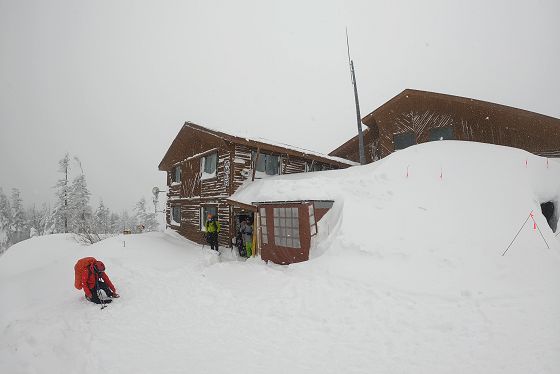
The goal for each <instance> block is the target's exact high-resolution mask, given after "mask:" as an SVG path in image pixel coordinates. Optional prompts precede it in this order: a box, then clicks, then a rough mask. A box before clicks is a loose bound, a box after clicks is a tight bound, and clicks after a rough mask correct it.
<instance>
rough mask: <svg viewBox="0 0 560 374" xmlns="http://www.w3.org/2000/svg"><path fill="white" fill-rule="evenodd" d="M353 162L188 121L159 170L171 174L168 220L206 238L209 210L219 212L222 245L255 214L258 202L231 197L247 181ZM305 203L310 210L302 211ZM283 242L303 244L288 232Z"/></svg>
mask: <svg viewBox="0 0 560 374" xmlns="http://www.w3.org/2000/svg"><path fill="white" fill-rule="evenodd" d="M355 164H356V163H355V162H353V161H348V160H344V159H341V158H338V157H333V156H326V155H322V154H319V153H315V152H311V151H307V150H302V149H298V148H295V147H290V146H287V145H279V144H272V143H270V142H267V141H263V140H259V139H247V138H243V137H238V136H233V135H230V134H226V133H224V132H221V131H215V130H211V129H208V128H205V127H202V126H199V125H196V124H194V123H191V122H186V123H185V124H184V125H183V127H182V128H181V130H180V131H179V133H178V134H177V136H176V137H175V139H174V140H173V142H172V143H171V146H170V147H169V149H168V150H167V153H166V154H165V156H164V157H163V159H162V160H161V162H160V164H159V170H161V171H165V172H166V173H167V186H168V194H167V198H168V199H167V210H166V211H167V213H166V219H167V224H168V227H171V228H172V229H174V230H176V231H177V232H179V233H180V234H181V235H183V236H185V237H186V238H188V239H190V240H192V241H194V242H198V243H203V242H204V235H203V234H204V231H205V224H206V217H207V214H208V213H212V214H214V215H217V217H218V220H219V222H220V224H221V233H220V235H219V242H220V246H228V247H231V246H232V243H233V242H234V240H235V238H236V235H237V231H238V227H239V223H240V220H243V219H244V218H245V217H247V216H251V218H256V217H254V213H255V212H256V207H255V206H252V205H244V204H239V203H235V202H232V201H229V200H228V199H229V197H230V196H231V195H232V194H233V193H235V191H236V190H237V189H238V188H239V187H240V186H241V185H242V184H243V183H245V182H246V181H251V180H255V179H261V178H267V177H269V176H274V175H282V174H293V173H305V172H313V171H319V170H330V169H340V168H346V167H349V166H352V165H355ZM323 206H324V204H323ZM284 208H285V207H284ZM288 208H290V209H289V212H288V211H287V210H285V209H284V210H282V212H281V213H282V214H284V215H288V213H289V218H290V219H291V218H295V217H298V216H299V214H301V216H302V217H303V216H304V215H305V214H306V217H307V219H309V215H310V214H314V213H315V210H314V209H315V208H314V206H313V210H312V211H311V213H310V210H309V204H307V205H305V207H303V205H302V209H301V211H299V210H297V209H296V210H297V212H296V210H294V211H292V209H291V208H293V206H292V205H290V206H289V207H288ZM304 208H305V209H307V210H306V211H304V210H303V209H304ZM265 212H266V210H263V213H265ZM276 212H279V211H278V210H276ZM306 212H307V213H306ZM273 213H274V211H270V212H269V214H270V217H272V214H273ZM292 213H293V215H292ZM322 213H324V208H323V210H321V206H319V207H318V214H322ZM265 214H266V213H265ZM296 214H298V216H296ZM284 218H285V217H284ZM271 219H272V218H271ZM272 223H273V221H272ZM291 223H292V221H291V220H290V224H291ZM265 224H266V222H265ZM255 225H256V223H255ZM294 225H295V221H294ZM306 227H307V228H304V227H302V230H303V231H305V230H307V231H309V233H310V230H311V229H310V228H309V225H306ZM290 229H292V227H290ZM294 229H295V226H294ZM315 229H316V227H315ZM254 232H255V233H256V232H257V230H254ZM308 236H310V235H302V242H301V243H303V244H304V246H307V256H308V253H309V247H308V241H305V240H304V239H303V237H306V238H307V237H308ZM271 239H273V238H271ZM288 241H289V243H288ZM281 242H282V245H283V246H284V247H285V248H295V247H297V246H299V247H301V243H300V242H295V241H294V240H293V239H291V240H288V239H287V238H286V236H284V237H283V238H282V241H281ZM279 244H280V243H279ZM302 256H303V255H298V257H297V260H298V261H301V260H303V259H304V257H305V256H303V257H302ZM270 259H271V260H272V261H275V260H277V261H275V262H278V263H287V262H285V261H283V260H282V259H280V258H273V257H271V258H270ZM305 259H306V258H305ZM291 262H295V261H291Z"/></svg>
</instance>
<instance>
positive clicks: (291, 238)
mask: <svg viewBox="0 0 560 374" xmlns="http://www.w3.org/2000/svg"><path fill="white" fill-rule="evenodd" d="M273 218H274V244H275V245H277V246H279V247H288V248H301V244H300V241H299V215H298V208H274V214H273Z"/></svg>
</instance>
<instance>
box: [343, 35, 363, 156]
mask: <svg viewBox="0 0 560 374" xmlns="http://www.w3.org/2000/svg"><path fill="white" fill-rule="evenodd" d="M346 48H347V49H348V64H349V65H350V76H351V78H352V85H353V86H354V101H355V102H356V122H357V123H358V144H359V152H360V164H362V165H364V164H365V163H366V155H365V152H364V134H363V132H362V116H361V115H360V101H359V100H358V86H357V85H356V74H355V73H354V61H353V60H352V59H351V58H350V43H349V42H348V28H346Z"/></svg>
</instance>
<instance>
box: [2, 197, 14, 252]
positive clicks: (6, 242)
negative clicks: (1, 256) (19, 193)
mask: <svg viewBox="0 0 560 374" xmlns="http://www.w3.org/2000/svg"><path fill="white" fill-rule="evenodd" d="M11 226H12V208H11V207H10V201H9V200H8V198H7V197H6V195H4V191H3V190H2V188H1V187H0V253H2V252H3V251H4V250H6V249H7V248H8V247H9V246H10V245H11Z"/></svg>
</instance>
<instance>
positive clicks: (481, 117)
mask: <svg viewBox="0 0 560 374" xmlns="http://www.w3.org/2000/svg"><path fill="white" fill-rule="evenodd" d="M362 122H363V124H365V125H366V128H365V129H364V146H365V147H364V148H365V153H366V154H365V156H366V163H371V162H374V161H376V160H379V159H381V158H384V157H386V156H388V155H389V154H391V153H393V152H394V151H397V150H399V149H404V148H407V147H409V146H411V145H414V144H418V143H424V142H429V141H434V140H446V139H451V140H466V141H475V142H481V143H491V144H496V145H504V146H509V147H515V148H521V149H524V150H526V151H529V152H532V153H534V154H536V155H539V156H544V157H560V119H556V118H552V117H548V116H544V115H541V114H537V113H532V112H528V111H525V110H521V109H516V108H512V107H508V106H504V105H499V104H493V103H488V102H484V101H479V100H473V99H468V98H463V97H457V96H451V95H444V94H439V93H433V92H426V91H418V90H410V89H406V90H404V91H403V92H401V93H400V94H398V95H397V96H395V97H394V98H392V99H391V100H389V101H388V102H386V103H385V104H383V105H382V106H380V107H379V108H377V109H376V110H374V111H373V112H371V113H370V114H368V115H367V116H366V117H364V118H363V119H362ZM358 160H359V155H358V136H355V137H353V138H352V139H350V140H348V141H347V142H346V143H344V144H343V145H341V146H340V147H338V148H337V149H335V150H334V151H332V152H331V153H330V154H329V155H328V156H327V155H323V154H320V153H316V152H312V151H308V150H304V149H299V148H296V147H291V146H289V145H285V144H275V143H272V142H270V141H266V140H263V139H256V138H255V139H250V138H245V137H239V136H234V135H230V134H227V133H225V132H221V131H216V130H211V129H208V128H205V127H202V126H199V125H196V124H194V123H192V122H186V123H185V124H184V125H183V127H182V128H181V130H180V131H179V133H178V134H177V136H176V137H175V139H174V140H173V142H172V144H171V146H170V147H169V149H168V150H167V153H166V154H165V156H164V157H163V159H162V160H161V162H160V164H159V170H161V171H165V172H166V173H167V185H168V193H167V197H168V200H167V209H166V220H167V225H168V227H170V228H172V229H174V230H176V231H177V232H179V233H180V234H181V235H183V236H185V237H186V238H188V239H190V240H192V241H194V242H198V243H203V242H204V240H205V239H204V231H205V224H206V217H207V214H208V213H212V214H213V215H217V217H218V220H219V222H220V223H221V227H222V230H221V234H220V236H219V241H220V245H221V246H227V247H232V245H233V243H235V242H236V238H237V240H238V241H239V236H238V234H239V227H240V223H241V222H242V221H243V220H245V218H249V219H250V222H253V233H254V235H253V248H255V250H256V253H255V251H253V256H254V255H255V254H259V255H260V256H261V258H262V259H264V260H270V261H272V262H275V263H278V264H289V263H293V262H300V261H305V260H307V259H308V258H309V250H310V248H311V238H312V237H313V236H314V235H315V234H317V221H318V220H319V219H320V218H321V217H322V216H323V215H324V214H325V213H326V212H327V211H328V210H329V209H330V208H331V207H332V206H333V201H332V200H331V197H330V196H323V195H321V194H320V193H313V194H312V195H313V196H311V195H305V196H297V198H293V197H294V196H291V198H288V197H286V196H288V195H289V193H287V192H286V191H284V192H285V193H284V194H278V195H274V197H271V196H272V195H263V194H262V193H261V192H262V191H260V190H259V188H261V189H262V188H264V189H267V190H272V189H273V188H271V186H273V185H274V184H275V183H277V182H276V181H275V180H270V183H268V184H267V183H261V184H260V187H258V186H254V184H252V183H251V184H250V188H248V189H247V191H252V192H251V195H250V196H247V195H244V197H243V198H239V196H238V195H239V194H236V191H238V189H239V188H240V187H241V186H242V185H244V184H245V183H246V182H251V181H255V180H258V179H263V178H268V177H271V176H276V175H286V174H296V173H307V172H313V171H321V170H331V169H342V168H347V167H349V166H353V165H357V164H358ZM288 178H289V177H288ZM275 179H277V178H275ZM234 194H235V196H234V198H232V195H234ZM259 196H260V197H266V199H264V200H263V199H259V198H258V197H259ZM321 198H322V199H323V200H321ZM541 208H542V210H543V214H544V215H545V217H546V218H547V220H549V222H550V221H551V220H553V218H554V211H555V209H556V208H555V206H554V205H553V203H552V202H544V203H543V204H542V206H541ZM551 227H552V226H551Z"/></svg>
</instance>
